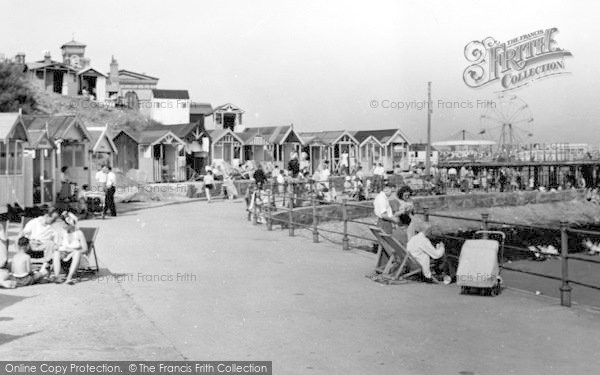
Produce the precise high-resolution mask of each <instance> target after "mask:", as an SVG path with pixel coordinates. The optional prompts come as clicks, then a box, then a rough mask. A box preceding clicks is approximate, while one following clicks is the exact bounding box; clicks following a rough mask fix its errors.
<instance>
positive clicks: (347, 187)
mask: <svg viewBox="0 0 600 375" xmlns="http://www.w3.org/2000/svg"><path fill="white" fill-rule="evenodd" d="M344 194H346V195H348V196H351V195H352V177H350V176H346V178H345V181H344Z"/></svg>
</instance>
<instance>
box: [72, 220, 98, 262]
mask: <svg viewBox="0 0 600 375" xmlns="http://www.w3.org/2000/svg"><path fill="white" fill-rule="evenodd" d="M79 229H80V230H81V231H82V232H83V235H84V236H85V239H86V241H87V246H88V252H87V254H84V256H83V257H84V258H86V259H87V263H88V265H87V266H85V267H82V266H80V267H79V269H78V270H77V272H91V273H96V272H98V270H99V269H100V268H99V266H98V256H97V255H96V243H95V241H96V236H97V235H98V230H99V228H98V227H81V228H79ZM92 258H93V260H94V262H93V264H92Z"/></svg>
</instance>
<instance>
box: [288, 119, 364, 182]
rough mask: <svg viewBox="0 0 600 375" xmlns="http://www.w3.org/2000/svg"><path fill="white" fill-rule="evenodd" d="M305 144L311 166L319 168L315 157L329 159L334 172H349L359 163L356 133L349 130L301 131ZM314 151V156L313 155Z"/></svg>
mask: <svg viewBox="0 0 600 375" xmlns="http://www.w3.org/2000/svg"><path fill="white" fill-rule="evenodd" d="M300 136H301V137H302V139H304V140H305V143H306V144H307V145H308V147H306V146H305V152H307V153H308V154H309V157H310V159H311V163H310V164H311V166H313V168H314V169H316V168H318V167H316V166H317V165H319V164H321V162H319V163H316V162H315V160H314V159H316V158H318V159H319V160H322V161H325V160H328V161H329V168H330V170H331V172H332V173H337V174H344V173H349V172H350V171H351V170H353V169H354V168H355V167H356V165H357V159H358V144H359V142H358V141H357V140H356V138H355V137H354V135H353V134H352V133H350V132H349V131H347V130H336V131H322V132H308V133H300ZM311 153H312V156H311Z"/></svg>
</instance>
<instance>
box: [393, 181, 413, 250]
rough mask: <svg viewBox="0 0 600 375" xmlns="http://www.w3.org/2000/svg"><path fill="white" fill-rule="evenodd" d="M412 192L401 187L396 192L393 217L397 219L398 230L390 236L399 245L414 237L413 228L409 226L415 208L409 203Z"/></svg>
mask: <svg viewBox="0 0 600 375" xmlns="http://www.w3.org/2000/svg"><path fill="white" fill-rule="evenodd" d="M411 193H412V190H411V188H410V187H409V186H406V185H405V186H402V187H400V189H398V191H397V192H396V197H397V198H398V199H397V201H396V202H397V207H396V208H395V209H394V216H395V217H396V218H398V228H396V229H395V230H394V231H393V233H392V235H393V236H394V238H396V239H397V240H398V241H400V243H401V244H403V245H406V243H407V242H408V240H409V239H410V238H411V237H412V236H414V231H413V230H412V228H413V226H412V225H410V224H411V222H412V219H413V216H414V210H415V207H414V205H413V202H412V201H410V194H411Z"/></svg>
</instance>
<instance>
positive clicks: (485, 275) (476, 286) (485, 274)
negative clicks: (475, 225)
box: [456, 231, 506, 297]
mask: <svg viewBox="0 0 600 375" xmlns="http://www.w3.org/2000/svg"><path fill="white" fill-rule="evenodd" d="M475 235H476V236H478V235H481V236H482V237H484V236H493V237H499V238H500V241H497V240H492V239H485V238H484V239H473V240H466V241H465V243H464V244H463V246H462V249H461V252H460V258H459V260H458V270H457V271H456V284H457V285H459V286H460V289H461V291H460V292H461V294H470V293H479V294H480V295H482V296H486V295H487V296H492V297H495V296H497V295H498V294H500V291H501V289H502V278H501V277H500V268H499V266H498V255H500V259H502V255H503V252H504V240H505V239H506V235H505V234H504V233H503V232H499V231H478V232H476V233H475Z"/></svg>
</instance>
